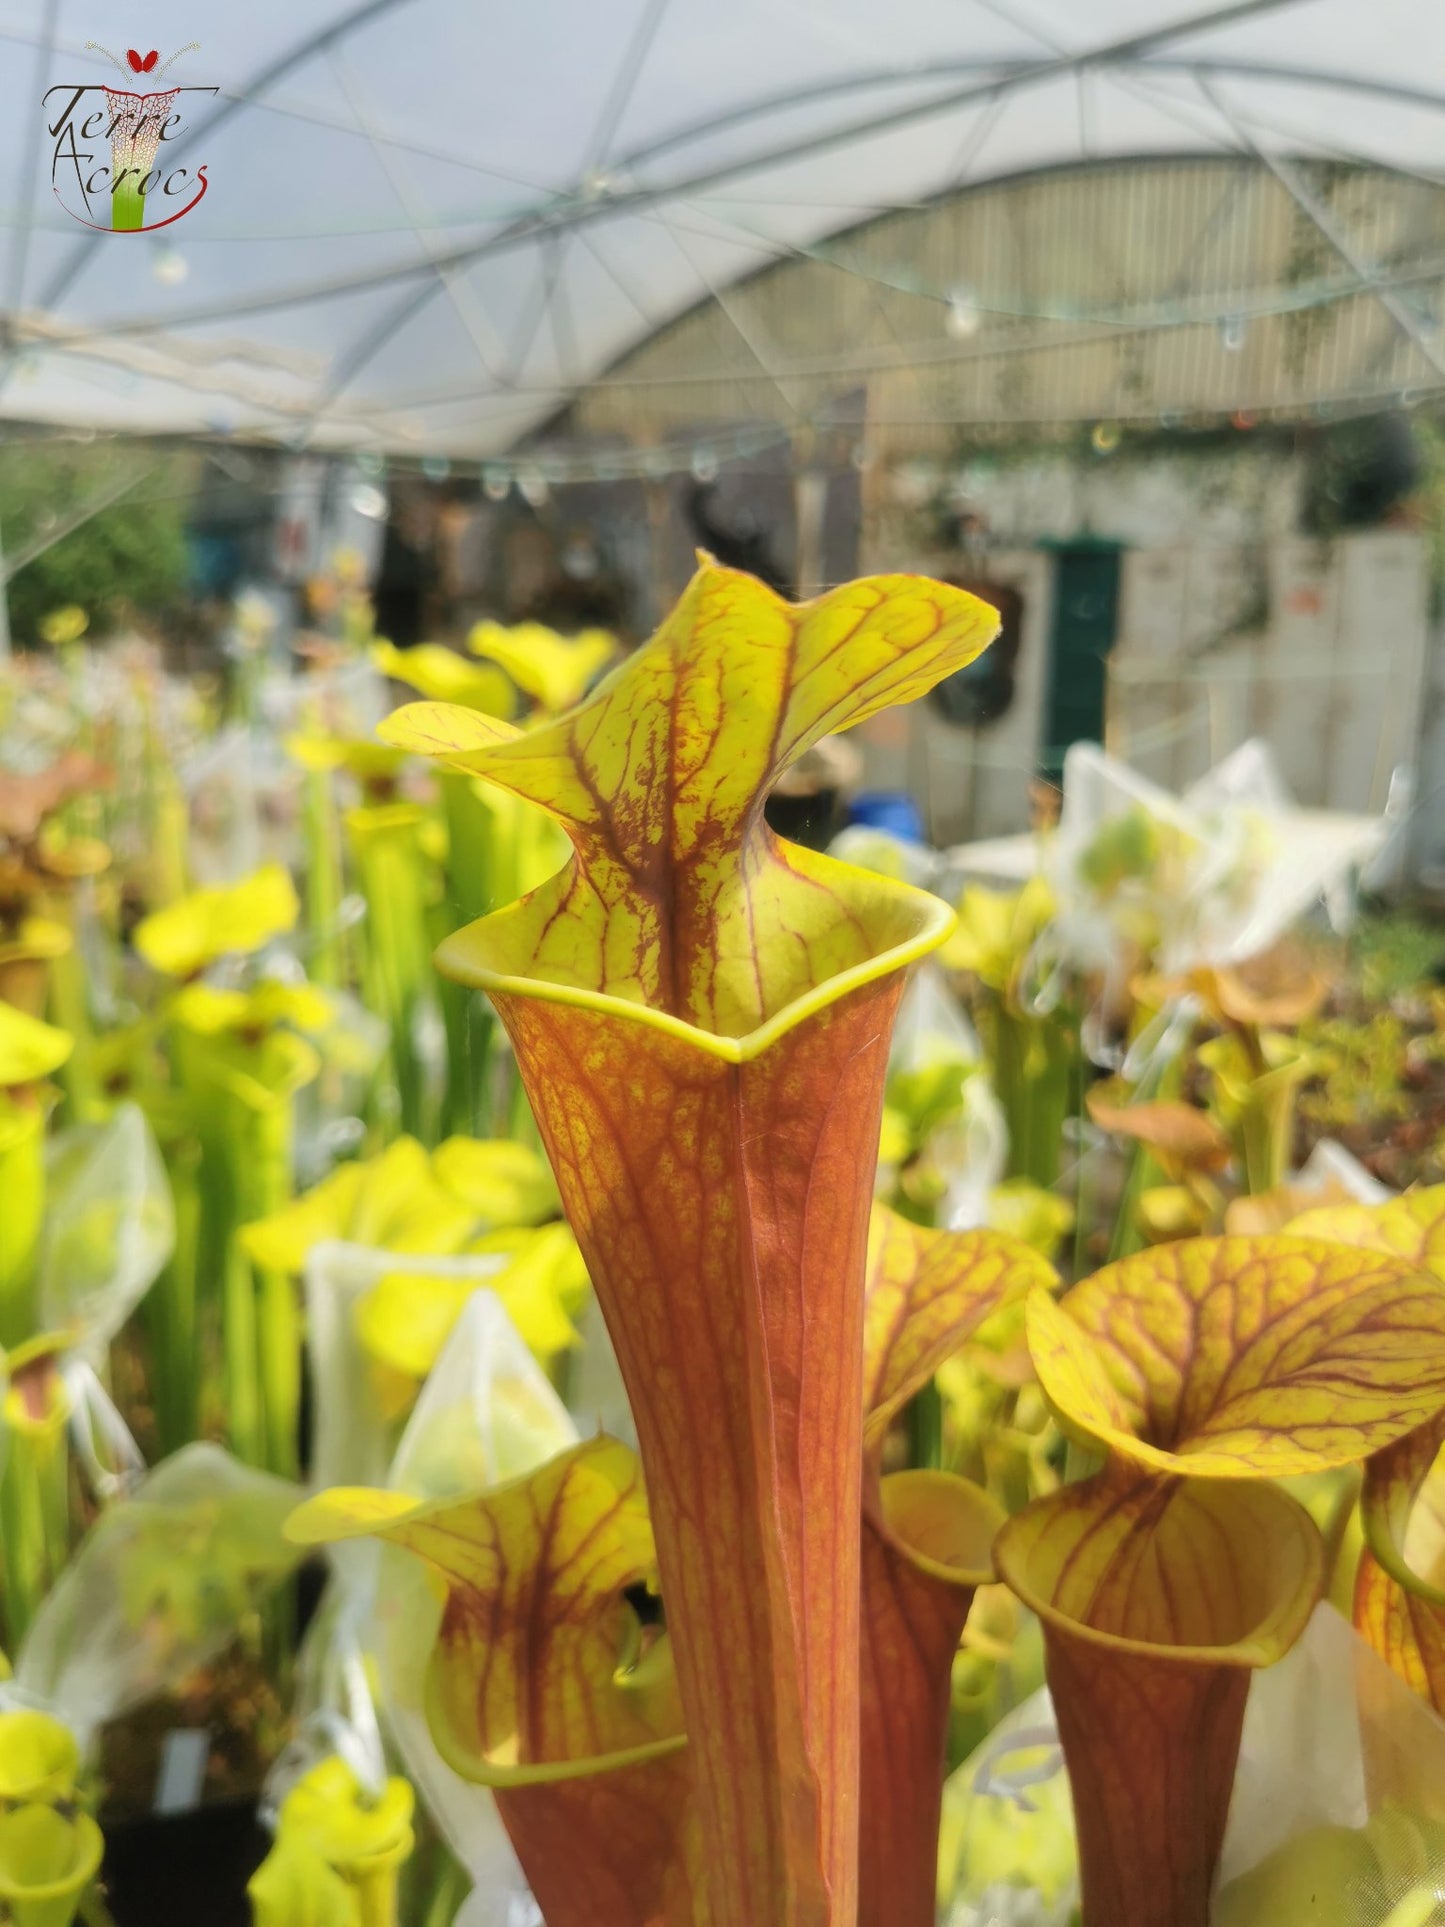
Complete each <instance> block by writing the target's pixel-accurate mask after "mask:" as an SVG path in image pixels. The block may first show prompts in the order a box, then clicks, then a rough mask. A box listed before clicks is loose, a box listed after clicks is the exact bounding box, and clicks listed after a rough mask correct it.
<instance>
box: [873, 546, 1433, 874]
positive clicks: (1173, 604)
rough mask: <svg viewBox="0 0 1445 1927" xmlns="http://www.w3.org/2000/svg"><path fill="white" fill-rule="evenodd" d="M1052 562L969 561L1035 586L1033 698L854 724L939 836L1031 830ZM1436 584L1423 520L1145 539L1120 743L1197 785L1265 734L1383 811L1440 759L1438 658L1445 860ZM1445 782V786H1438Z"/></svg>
mask: <svg viewBox="0 0 1445 1927" xmlns="http://www.w3.org/2000/svg"><path fill="white" fill-rule="evenodd" d="M902 566H904V567H907V568H916V569H919V570H921V571H922V572H924V573H932V574H939V575H949V574H957V573H958V572H959V559H958V558H957V557H940V556H936V555H935V556H926V555H925V556H919V557H912V558H909V559H908V560H907V561H905V562H904V563H903V565H902ZM1053 566H1054V565H1053V558H1052V556H1051V555H1050V554H1048V553H1047V552H1044V551H1040V550H1037V549H1007V550H1002V551H991V552H990V553H989V554H988V555H987V557H986V558H985V559H984V560H983V562H982V563H981V564H979V565H976V566H974V567H973V568H971V569H970V570H969V573H972V574H977V575H985V576H987V577H988V578H990V579H992V580H994V581H996V582H998V583H1000V584H1009V585H1011V586H1013V587H1015V588H1017V589H1018V590H1019V592H1020V593H1021V594H1022V596H1023V599H1024V622H1023V633H1022V640H1021V646H1020V649H1019V656H1018V662H1017V668H1016V685H1015V694H1014V700H1013V703H1012V706H1011V707H1010V709H1009V711H1008V713H1007V714H1006V715H1004V716H1003V717H1001V718H1000V719H999V720H998V722H996V723H994V724H992V725H989V726H986V727H984V728H980V729H957V728H953V727H951V726H950V725H949V724H948V723H946V722H945V721H943V719H942V718H941V717H939V716H938V715H937V714H936V713H935V712H934V711H933V709H932V707H931V706H930V705H929V704H928V703H927V702H922V703H915V704H914V705H912V707H911V708H909V709H907V710H904V711H893V712H885V713H884V714H883V715H882V716H879V717H876V718H875V719H874V720H873V721H872V722H871V723H869V724H867V725H865V726H864V728H863V729H861V730H859V731H858V732H857V733H856V735H855V738H854V740H855V741H856V742H857V743H858V745H859V747H860V748H861V749H862V750H863V752H864V776H863V781H864V783H865V785H866V786H867V787H869V788H877V789H908V790H910V791H911V792H912V793H913V795H914V796H915V797H916V798H917V799H918V800H919V802H920V804H921V805H922V807H923V810H924V815H925V820H926V822H927V823H928V825H929V829H930V833H931V836H932V839H933V841H934V842H935V843H937V844H940V845H947V844H950V843H955V842H960V841H964V840H972V839H977V838H981V837H992V836H1004V835H1009V834H1011V833H1013V832H1015V831H1018V830H1023V829H1026V828H1027V827H1028V822H1029V807H1028V787H1029V782H1030V779H1031V777H1032V776H1033V774H1034V771H1035V769H1036V767H1037V762H1038V757H1039V752H1040V748H1041V746H1042V737H1043V727H1044V707H1045V703H1046V700H1047V687H1048V657H1049V629H1050V622H1051V616H1052V607H1053ZM1428 589H1429V573H1428V558H1427V554H1426V550H1425V545H1424V543H1423V541H1422V540H1421V538H1420V537H1419V536H1417V535H1416V534H1414V533H1413V532H1411V531H1408V530H1395V529H1381V530H1372V531H1369V532H1367V533H1364V534H1357V535H1347V536H1342V537H1340V538H1338V539H1336V540H1334V541H1332V542H1312V541H1306V540H1302V539H1301V538H1299V537H1296V536H1280V537H1277V538H1276V539H1274V540H1272V541H1268V542H1259V541H1253V542H1232V543H1225V544H1218V543H1216V544H1205V543H1195V544H1178V545H1171V546H1168V547H1160V548H1147V547H1143V548H1134V549H1131V550H1129V551H1127V552H1126V554H1125V556H1124V559H1123V572H1122V579H1121V599H1120V615H1119V639H1118V642H1117V644H1116V647H1115V650H1114V654H1113V656H1112V658H1111V662H1110V692H1109V718H1108V743H1109V747H1110V748H1111V749H1112V750H1113V751H1114V752H1115V753H1116V754H1118V755H1121V756H1124V757H1126V758H1127V759H1128V760H1129V761H1130V762H1132V763H1133V764H1134V765H1135V767H1137V768H1138V769H1140V770H1141V771H1142V772H1143V773H1144V774H1145V775H1147V776H1149V777H1151V778H1152V779H1153V780H1154V781H1156V782H1159V783H1162V784H1163V785H1165V786H1166V787H1167V788H1171V789H1182V788H1184V787H1185V786H1186V785H1187V784H1188V783H1190V782H1192V781H1193V780H1194V779H1195V778H1196V777H1198V776H1200V775H1202V774H1203V772H1204V771H1205V770H1206V769H1208V768H1209V767H1210V765H1211V764H1212V763H1214V762H1216V761H1218V760H1219V758H1221V757H1222V756H1224V755H1226V754H1227V753H1228V752H1229V751H1230V750H1231V749H1234V748H1237V747H1238V745H1239V744H1240V743H1242V742H1244V741H1246V740H1247V739H1248V738H1249V737H1250V736H1254V735H1262V736H1264V737H1265V738H1266V739H1267V740H1268V741H1269V742H1270V743H1271V745H1272V746H1273V748H1274V750H1275V752H1276V755H1277V756H1278V758H1279V761H1280V764H1281V767H1282V770H1283V773H1284V775H1285V778H1286V780H1287V782H1288V783H1289V786H1290V788H1291V790H1292V792H1293V794H1294V796H1295V798H1296V800H1297V801H1299V802H1300V803H1302V804H1305V805H1308V806H1312V807H1320V808H1332V809H1339V810H1351V811H1377V810H1380V809H1383V807H1384V805H1385V802H1386V800H1387V797H1388V794H1389V787H1390V781H1391V776H1392V773H1393V772H1394V770H1395V769H1396V768H1397V767H1399V766H1401V765H1413V764H1415V763H1416V762H1417V761H1418V760H1419V759H1420V758H1421V754H1422V745H1421V725H1422V718H1423V717H1424V715H1425V714H1426V711H1427V695H1428V691H1427V673H1426V672H1427V662H1429V663H1431V664H1432V665H1433V669H1432V673H1433V674H1434V675H1435V676H1436V678H1437V679H1438V680H1439V683H1440V688H1439V690H1438V692H1437V695H1436V698H1435V700H1436V703H1437V714H1438V720H1437V721H1436V722H1435V724H1434V726H1433V728H1432V731H1431V734H1430V737H1429V742H1428V744H1427V748H1428V750H1429V761H1428V762H1427V764H1426V765H1425V767H1424V768H1422V770H1421V772H1420V775H1419V778H1418V781H1417V794H1418V795H1421V796H1422V804H1423V807H1422V822H1421V823H1420V824H1417V826H1416V827H1417V848H1418V849H1420V850H1422V851H1423V850H1426V849H1427V848H1428V850H1429V851H1430V852H1433V854H1432V855H1429V856H1427V858H1426V860H1429V861H1434V862H1437V863H1440V864H1442V865H1445V662H1442V661H1441V659H1440V656H1441V652H1440V651H1439V650H1435V651H1433V652H1432V651H1431V650H1430V648H1429V646H1428V645H1429V635H1428ZM1432 785H1439V786H1440V793H1439V794H1438V795H1436V796H1435V797H1434V798H1433V799H1430V798H1428V797H1426V796H1425V795H1424V792H1425V791H1427V790H1428V789H1429V788H1430V787H1431V786H1432ZM1431 825H1434V826H1435V827H1434V828H1433V829H1432V828H1431V827H1430V826H1431ZM1432 837H1433V841H1432V840H1431V839H1432Z"/></svg>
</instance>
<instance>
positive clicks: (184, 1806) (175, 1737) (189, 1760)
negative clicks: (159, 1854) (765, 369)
mask: <svg viewBox="0 0 1445 1927" xmlns="http://www.w3.org/2000/svg"><path fill="white" fill-rule="evenodd" d="M210 1757H211V1736H210V1734H209V1733H207V1732H206V1731H205V1729H204V1728H202V1727H198V1726H186V1727H176V1728H174V1729H173V1730H172V1731H171V1732H169V1733H167V1735H166V1737H165V1744H164V1745H163V1746H162V1748H161V1766H160V1772H159V1773H157V1775H156V1798H155V1810H156V1812H157V1813H189V1812H190V1811H191V1809H192V1808H193V1807H198V1806H199V1805H200V1804H201V1788H202V1786H203V1785H204V1783H205V1778H206V1762H207V1760H208V1759H209V1758H210Z"/></svg>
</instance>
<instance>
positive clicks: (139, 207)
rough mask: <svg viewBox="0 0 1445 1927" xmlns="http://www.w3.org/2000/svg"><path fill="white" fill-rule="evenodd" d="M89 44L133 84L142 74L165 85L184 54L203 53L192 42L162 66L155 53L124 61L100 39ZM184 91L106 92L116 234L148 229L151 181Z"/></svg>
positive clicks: (131, 55) (130, 51)
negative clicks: (132, 81)
mask: <svg viewBox="0 0 1445 1927" xmlns="http://www.w3.org/2000/svg"><path fill="white" fill-rule="evenodd" d="M85 45H86V51H87V52H90V53H100V54H104V55H105V57H106V59H107V60H108V61H110V63H111V64H112V66H114V67H116V68H118V69H119V70H120V72H121V73H122V74H124V75H125V77H126V78H127V79H128V80H129V79H139V78H140V77H141V76H142V75H145V76H149V77H151V78H154V79H156V80H160V79H161V77H162V76H163V75H164V74H166V73H167V72H168V71H169V70H170V69H171V68H172V67H174V66H175V64H176V62H177V61H178V60H179V59H180V57H181V55H182V54H188V53H196V52H198V51H199V48H200V42H199V41H196V40H192V41H189V42H187V44H186V45H185V46H184V47H180V48H178V49H177V50H176V52H175V53H173V54H172V55H171V57H170V59H169V60H166V61H164V62H160V64H159V65H157V62H158V61H160V55H159V54H158V53H157V52H156V51H155V50H154V49H152V51H151V52H149V53H147V54H144V55H142V54H138V53H137V52H136V51H135V50H134V48H128V49H127V50H126V57H125V59H124V60H122V59H121V58H120V56H119V55H118V54H113V53H112V52H111V51H110V49H109V48H108V47H102V46H101V44H100V42H99V41H98V40H87V41H86V43H85ZM180 91H181V90H180V88H179V87H172V88H170V89H168V90H167V91H166V92H164V93H159V94H133V93H131V92H129V91H128V90H127V89H124V88H120V87H107V88H106V90H105V106H106V113H107V116H108V126H107V132H108V133H109V135H110V225H111V229H112V231H113V232H114V233H116V234H134V233H138V232H139V231H140V230H141V229H142V228H143V227H144V226H145V224H146V218H145V213H146V206H145V204H146V194H147V192H148V191H149V190H148V189H147V187H146V182H147V180H149V179H150V178H151V170H152V169H153V168H154V166H155V159H156V154H157V152H158V150H159V148H160V144H161V138H162V134H163V130H164V129H165V126H166V123H167V121H168V120H169V119H170V118H171V115H172V111H173V109H174V107H175V104H176V101H177V99H178V98H179V96H180ZM151 225H152V226H153V227H155V226H159V225H161V224H160V223H159V222H152V223H151Z"/></svg>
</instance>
